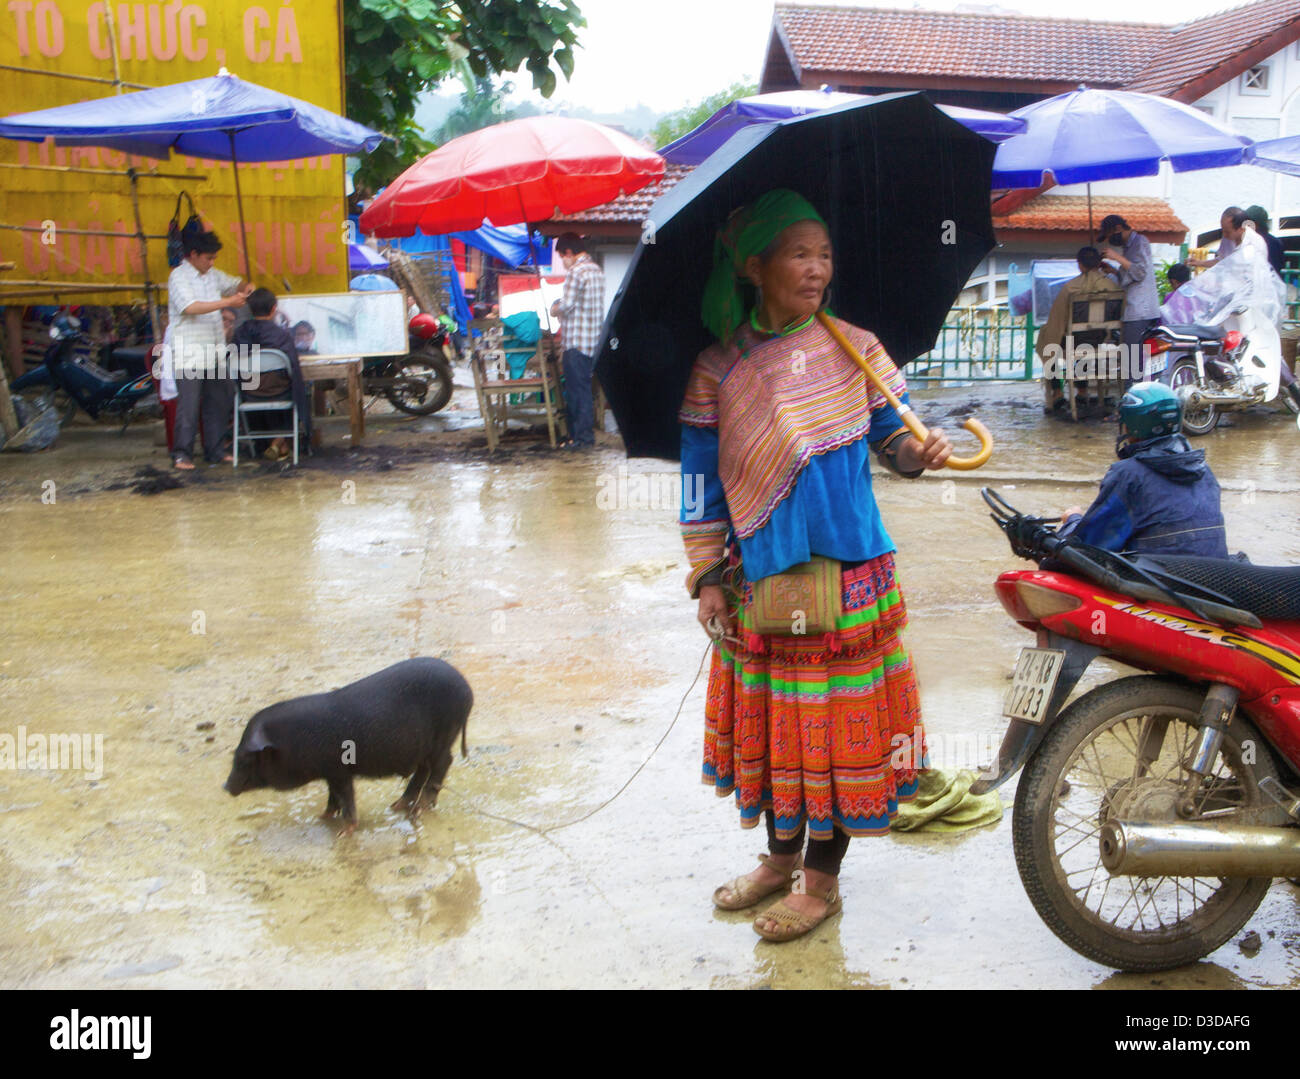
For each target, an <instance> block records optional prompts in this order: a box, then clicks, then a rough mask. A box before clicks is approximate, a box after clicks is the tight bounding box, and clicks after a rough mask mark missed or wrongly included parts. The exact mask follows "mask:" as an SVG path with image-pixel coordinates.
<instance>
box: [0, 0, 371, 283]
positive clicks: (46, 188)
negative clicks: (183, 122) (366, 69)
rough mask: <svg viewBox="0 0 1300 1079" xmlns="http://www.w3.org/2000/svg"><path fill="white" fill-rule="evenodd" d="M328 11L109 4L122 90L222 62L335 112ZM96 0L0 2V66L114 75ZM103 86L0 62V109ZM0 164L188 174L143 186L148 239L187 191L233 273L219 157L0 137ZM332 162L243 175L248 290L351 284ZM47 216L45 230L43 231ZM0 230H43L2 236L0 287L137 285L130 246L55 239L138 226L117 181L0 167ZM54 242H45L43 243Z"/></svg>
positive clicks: (96, 93)
mask: <svg viewBox="0 0 1300 1079" xmlns="http://www.w3.org/2000/svg"><path fill="white" fill-rule="evenodd" d="M340 2H341V0H263V2H262V3H260V4H258V3H250V2H248V0H203V2H200V3H180V2H177V0H170V2H162V0H153V2H150V3H113V4H111V8H112V16H113V19H114V22H115V24H116V26H115V29H116V39H117V42H118V57H119V66H120V72H121V75H120V77H121V79H122V80H123V81H125V82H132V83H139V84H143V85H145V86H150V87H152V86H165V85H168V84H170V83H177V82H185V81H188V80H191V79H200V78H206V77H208V76H211V75H215V74H216V73H217V71H218V69H219V68H221V67H222V66H224V67H226V68H227V69H229V70H230V71H231V72H232V73H233V74H235V75H238V76H239V77H240V78H242V79H246V80H247V81H249V82H255V83H258V84H260V85H262V86H266V87H269V88H271V89H274V90H280V91H282V92H284V93H287V94H292V95H293V96H294V97H299V98H302V99H304V100H306V101H309V102H311V103H312V104H315V105H319V106H321V107H323V108H326V109H329V110H331V111H332V112H336V113H340V114H341V113H342V111H343V77H342V54H341V49H342V22H341V12H340ZM108 6H110V5H107V4H105V3H104V2H91V0H4V3H3V4H0V65H11V66H13V67H21V68H30V69H36V70H39V71H43V72H44V71H50V72H61V73H65V74H76V75H94V76H99V77H101V78H108V79H111V78H112V77H113V59H112V51H111V48H110V40H111V39H110V36H109V30H108V23H107V20H106V18H105V8H106V7H108ZM114 92H115V91H114V88H113V86H112V85H111V84H109V83H92V82H83V81H74V80H71V79H61V78H52V77H50V76H47V75H41V74H29V73H24V72H17V71H11V70H5V69H4V68H0V110H3V112H4V113H9V114H12V113H15V112H29V111H31V110H34V109H43V108H50V107H53V106H56V105H67V104H71V103H73V102H77V101H87V100H92V99H95V98H100V97H107V96H109V95H111V94H113V93H114ZM0 162H24V163H26V162H33V163H40V164H56V165H76V166H84V167H90V168H115V169H122V168H125V167H127V165H128V164H130V165H134V166H135V167H137V168H140V169H144V170H148V169H156V170H157V171H161V172H168V173H184V174H186V175H188V176H190V177H192V178H191V179H186V180H170V179H142V180H141V181H140V194H141V217H142V220H143V224H144V230H145V232H147V233H159V234H161V233H165V232H166V231H167V224H168V222H169V221H170V220H171V217H172V213H173V211H174V209H175V205H176V195H177V193H178V192H179V191H180V190H182V189H185V190H188V191H189V192H190V194H191V195H192V196H193V198H194V202H195V205H196V207H197V209H198V211H199V213H200V214H201V215H202V217H203V218H204V220H205V222H206V223H207V224H208V227H210V228H215V229H216V231H217V233H218V235H219V236H220V238H221V240H222V242H223V243H224V244H225V247H224V248H223V249H222V251H221V254H220V255H219V256H218V259H217V265H218V266H220V267H221V268H222V269H224V270H226V271H228V272H230V273H238V274H240V275H241V276H242V274H243V257H242V255H241V253H240V244H239V237H238V220H239V218H238V213H237V210H236V204H235V198H234V190H235V189H234V179H233V174H232V170H231V166H230V164H229V162H207V161H198V160H196V159H194V158H187V157H181V156H178V155H175V154H174V155H173V156H172V157H171V159H170V160H168V161H162V162H160V161H156V160H153V159H142V158H130V159H128V158H127V157H126V155H124V154H121V153H117V152H114V151H109V150H101V149H98V148H87V149H56V148H55V147H54V146H53V145H52V144H51V143H49V142H46V143H45V144H37V143H30V142H16V141H13V140H9V139H0ZM343 165H344V158H343V157H342V156H341V155H331V156H327V157H319V158H310V159H308V160H304V161H290V162H274V163H269V164H249V165H241V166H240V168H239V182H240V186H241V187H242V189H243V196H244V215H245V220H246V222H247V227H248V239H249V246H250V253H251V256H252V269H253V278H254V280H255V281H257V283H259V284H265V285H266V286H267V287H269V288H272V289H273V290H275V291H277V292H280V291H283V289H284V284H283V281H282V278H283V279H284V280H287V281H288V283H289V284H290V285H291V286H292V288H293V290H294V291H295V292H333V291H338V290H340V289H345V288H346V287H347V246H346V226H345V222H346V211H345V209H344V205H343V190H344V177H343ZM198 177H206V178H205V179H199V178H198ZM182 218H183V215H182ZM48 222H53V223H54V226H55V227H54V228H53V229H50V228H49V227H48V224H47V223H48ZM0 223H5V224H16V225H34V226H38V227H41V228H42V229H43V231H42V232H40V233H32V232H27V233H17V232H13V231H10V230H7V229H3V230H0V261H5V260H12V261H14V262H16V263H17V264H18V266H17V269H16V270H14V271H11V272H8V273H0V283H3V282H4V281H5V280H9V281H12V280H15V279H34V278H35V279H40V280H51V281H78V282H81V281H87V282H98V281H103V282H138V281H142V280H143V279H144V278H143V270H144V267H143V266H142V265H141V259H140V251H139V244H138V241H137V240H135V239H134V238H131V239H124V238H116V237H89V236H72V235H68V234H67V233H66V232H65V231H63V230H66V229H75V228H82V229H104V230H111V231H122V232H134V231H135V218H134V214H133V210H132V207H131V199H130V185H129V182H128V181H127V179H126V178H125V177H114V176H92V175H87V174H77V173H53V172H43V171H39V172H38V171H24V172H19V171H17V170H14V169H8V168H4V169H0ZM182 223H183V220H182ZM51 239H52V240H53V241H54V242H53V243H52V244H50V243H48V242H47V241H49V240H51ZM165 247H166V245H165V242H164V241H162V240H151V241H149V273H150V276H151V278H152V280H153V281H155V282H162V283H165V282H166V279H167V273H168V266H167V259H166V251H165ZM0 287H3V286H2V285H0ZM127 296H128V294H123V293H118V294H112V293H101V294H96V297H95V299H94V302H100V303H104V302H112V301H113V300H115V301H116V302H125V300H126V298H127ZM64 298H65V299H66V300H70V301H72V302H78V301H79V302H91V300H90V299H89V298H83V297H76V298H75V299H74V298H73V295H72V294H71V293H69V294H66V296H65V297H64ZM131 298H135V297H131ZM0 302H3V301H0ZM22 302H27V303H31V302H40V301H39V300H36V299H31V300H26V301H22Z"/></svg>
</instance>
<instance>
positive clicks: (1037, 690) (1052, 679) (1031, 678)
mask: <svg viewBox="0 0 1300 1079" xmlns="http://www.w3.org/2000/svg"><path fill="white" fill-rule="evenodd" d="M1064 662H1065V653H1064V652H1063V651H1061V650H1060V649H1059V648H1022V649H1021V650H1020V659H1019V660H1018V661H1017V663H1016V673H1015V675H1014V676H1013V677H1012V679H1011V688H1010V689H1008V690H1007V697H1006V701H1005V702H1004V704H1003V708H1002V714H1003V715H1004V716H1010V717H1011V718H1012V719H1023V720H1024V721H1025V722H1026V723H1033V724H1035V725H1037V724H1039V723H1042V722H1043V718H1044V716H1046V714H1047V706H1048V705H1049V704H1050V703H1051V700H1052V691H1053V690H1054V689H1055V688H1056V680H1057V679H1058V678H1059V677H1060V676H1061V665H1062V664H1063V663H1064Z"/></svg>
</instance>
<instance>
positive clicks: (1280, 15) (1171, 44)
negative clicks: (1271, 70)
mask: <svg viewBox="0 0 1300 1079" xmlns="http://www.w3.org/2000/svg"><path fill="white" fill-rule="evenodd" d="M1288 27H1289V28H1290V29H1291V30H1292V31H1293V33H1292V34H1290V35H1287V36H1289V37H1290V40H1295V37H1296V36H1300V0H1262V2H1260V3H1256V4H1248V5H1246V6H1245V7H1239V8H1233V9H1232V10H1231V11H1220V12H1218V13H1217V14H1215V15H1209V16H1207V17H1206V18H1203V19H1197V20H1196V21H1195V22H1190V23H1186V24H1184V25H1182V26H1175V27H1173V28H1171V29H1170V30H1169V32H1168V37H1167V40H1166V41H1165V43H1164V47H1163V48H1162V49H1161V50H1160V52H1159V54H1157V55H1156V56H1154V57H1152V59H1151V62H1150V63H1149V64H1147V65H1146V67H1145V68H1144V69H1143V70H1142V72H1141V73H1140V74H1139V75H1137V76H1135V77H1134V78H1133V79H1132V80H1131V81H1130V82H1129V83H1128V84H1127V85H1126V86H1125V89H1127V90H1141V91H1142V92H1144V93H1148V94H1165V95H1168V94H1172V93H1174V92H1175V91H1177V90H1178V89H1179V87H1182V86H1185V85H1187V84H1188V83H1190V82H1192V81H1193V80H1195V79H1198V78H1200V77H1201V76H1203V75H1206V74H1207V73H1211V72H1213V71H1214V69H1215V68H1218V67H1221V66H1223V65H1225V64H1227V63H1228V62H1230V61H1231V60H1232V58H1233V57H1234V56H1237V55H1239V54H1240V53H1242V52H1245V51H1246V50H1248V49H1249V48H1250V47H1251V46H1252V45H1256V44H1258V43H1262V42H1264V41H1265V39H1267V38H1269V37H1271V36H1273V35H1275V34H1278V33H1279V32H1280V31H1282V32H1284V31H1286V30H1287V29H1288ZM1269 51H1270V52H1272V51H1276V50H1275V49H1270V50H1269ZM1260 59H1262V57H1260ZM1235 74H1236V72H1235V71H1234V72H1230V73H1228V75H1227V77H1228V78H1232V77H1233V76H1234V75H1235ZM1207 92H1208V91H1207ZM1196 96H1198V97H1199V96H1201V95H1199V94H1198V95H1196Z"/></svg>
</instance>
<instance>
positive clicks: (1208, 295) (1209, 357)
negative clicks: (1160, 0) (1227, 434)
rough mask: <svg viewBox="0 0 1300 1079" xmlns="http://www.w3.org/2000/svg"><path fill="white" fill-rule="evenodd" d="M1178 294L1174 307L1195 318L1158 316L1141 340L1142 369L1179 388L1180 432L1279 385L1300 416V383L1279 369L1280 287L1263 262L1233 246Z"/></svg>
mask: <svg viewBox="0 0 1300 1079" xmlns="http://www.w3.org/2000/svg"><path fill="white" fill-rule="evenodd" d="M1256 261H1258V260H1256ZM1278 290H1281V292H1280V293H1279V292H1278ZM1184 293H1186V295H1184ZM1178 295H1179V297H1180V299H1181V300H1182V302H1181V303H1180V304H1179V309H1178V310H1179V312H1180V313H1182V314H1183V315H1184V317H1186V315H1187V314H1188V313H1191V314H1193V315H1194V316H1195V321H1194V322H1173V321H1165V322H1162V323H1161V324H1160V325H1159V326H1158V327H1156V329H1154V330H1153V331H1151V333H1149V334H1148V335H1147V337H1146V339H1145V340H1144V341H1143V351H1144V353H1146V354H1147V360H1146V372H1145V375H1146V377H1147V378H1148V379H1152V380H1158V381H1160V382H1163V383H1164V384H1165V385H1167V386H1168V387H1169V388H1170V389H1172V390H1173V391H1174V393H1176V394H1177V395H1178V398H1179V401H1180V402H1181V404H1182V406H1183V431H1184V433H1186V434H1188V435H1204V434H1208V433H1209V432H1210V431H1212V430H1214V428H1215V426H1216V425H1217V424H1218V422H1219V418H1220V416H1222V414H1223V413H1224V412H1225V411H1241V410H1243V409H1247V408H1250V407H1252V406H1253V405H1261V404H1266V403H1268V402H1269V401H1272V400H1273V399H1274V398H1275V397H1277V396H1278V391H1279V387H1281V390H1282V400H1283V402H1284V403H1285V404H1286V406H1287V407H1288V408H1289V409H1290V410H1291V412H1292V413H1293V414H1295V415H1296V416H1297V424H1300V388H1297V387H1296V386H1295V383H1294V379H1293V378H1291V377H1289V374H1290V373H1289V372H1286V373H1284V372H1283V363H1282V340H1281V338H1280V337H1279V336H1278V332H1277V324H1276V319H1277V318H1278V317H1280V312H1281V301H1282V300H1284V299H1285V288H1284V286H1283V285H1282V283H1281V281H1280V280H1278V279H1277V277H1276V275H1275V274H1273V273H1272V271H1271V270H1270V269H1269V268H1268V267H1267V264H1262V263H1261V264H1260V265H1255V264H1253V263H1252V262H1251V261H1250V260H1249V257H1248V252H1244V251H1238V252H1234V253H1233V254H1232V255H1229V256H1228V257H1227V258H1226V259H1224V260H1223V262H1222V263H1221V264H1220V265H1219V266H1217V267H1216V268H1214V269H1212V270H1210V271H1208V272H1207V273H1205V274H1204V275H1202V276H1201V277H1200V278H1198V279H1195V280H1194V281H1193V282H1192V283H1190V284H1188V285H1184V286H1183V288H1182V289H1180V290H1179V293H1178ZM1171 303H1172V301H1171ZM1169 307H1170V304H1167V305H1166V309H1168V308H1169Z"/></svg>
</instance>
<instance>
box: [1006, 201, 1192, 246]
mask: <svg viewBox="0 0 1300 1079" xmlns="http://www.w3.org/2000/svg"><path fill="white" fill-rule="evenodd" d="M1107 214H1119V215H1120V216H1121V217H1122V218H1124V220H1125V221H1127V222H1128V223H1129V225H1130V226H1131V227H1132V228H1133V229H1134V230H1135V231H1137V232H1140V233H1142V234H1143V235H1145V236H1148V238H1149V237H1150V236H1151V235H1152V234H1162V235H1170V234H1178V235H1179V237H1180V238H1181V236H1182V234H1184V233H1186V232H1187V226H1186V225H1185V224H1184V223H1183V222H1182V221H1181V220H1180V219H1179V217H1178V215H1177V214H1176V213H1174V211H1173V210H1171V209H1170V208H1169V204H1168V203H1167V202H1165V201H1164V200H1163V199H1153V198H1136V197H1126V198H1112V197H1111V196H1109V195H1107V196H1104V197H1103V196H1093V200H1092V220H1093V223H1094V224H1099V223H1100V222H1101V219H1102V218H1103V217H1105V216H1106V215H1107ZM993 228H994V231H996V232H997V233H998V234H999V235H1001V234H1002V233H1004V232H1075V233H1078V232H1087V231H1088V197H1087V196H1086V195H1039V196H1038V197H1037V198H1035V199H1031V200H1030V201H1029V202H1027V203H1025V204H1024V205H1023V206H1021V207H1019V208H1018V209H1015V210H1013V211H1012V212H1011V213H1009V214H1004V215H1001V216H998V215H995V216H994V218H993ZM1007 238H1008V239H1010V238H1011V237H1007Z"/></svg>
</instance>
